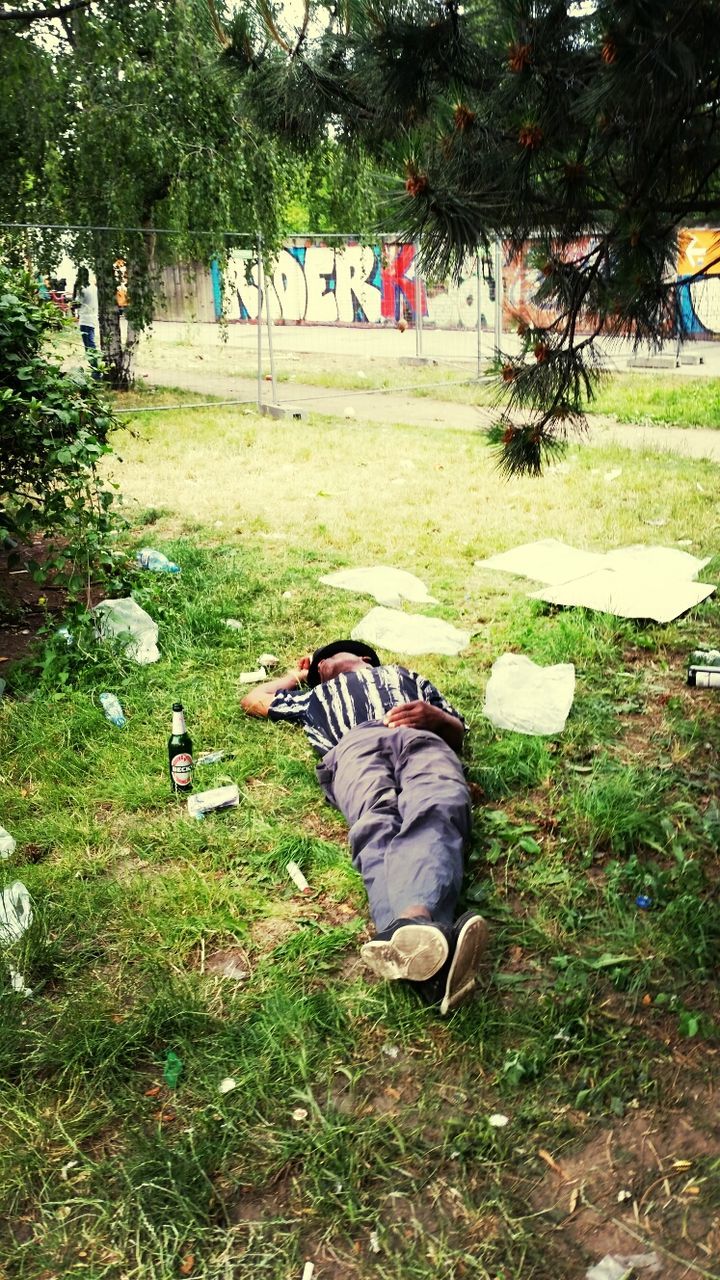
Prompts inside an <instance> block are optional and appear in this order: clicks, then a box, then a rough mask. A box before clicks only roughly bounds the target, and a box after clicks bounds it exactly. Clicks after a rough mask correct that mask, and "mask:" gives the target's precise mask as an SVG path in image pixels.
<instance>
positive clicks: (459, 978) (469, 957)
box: [440, 916, 488, 1017]
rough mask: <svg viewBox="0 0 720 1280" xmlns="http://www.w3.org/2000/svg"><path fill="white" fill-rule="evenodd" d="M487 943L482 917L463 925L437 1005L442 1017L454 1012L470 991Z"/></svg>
mask: <svg viewBox="0 0 720 1280" xmlns="http://www.w3.org/2000/svg"><path fill="white" fill-rule="evenodd" d="M487 940H488V927H487V924H486V923H485V921H484V920H483V918H482V916H472V917H471V919H470V920H467V921H466V922H465V924H464V925H463V927H462V929H461V930H460V933H459V934H458V940H457V943H456V945H455V954H454V956H453V958H452V964H451V965H450V968H449V970H448V976H447V982H446V983H445V995H444V996H443V998H442V1001H441V1003H440V1014H441V1016H442V1017H444V1016H445V1014H448V1013H450V1012H451V1011H452V1010H453V1009H456V1008H457V1006H458V1005H459V1004H460V1003H461V1001H463V1000H465V999H466V998H467V996H469V995H470V994H471V993H472V992H473V991H474V989H475V984H476V982H477V971H478V968H479V966H480V961H481V960H482V957H483V955H484V952H485V948H486V946H487Z"/></svg>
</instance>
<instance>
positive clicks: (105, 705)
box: [98, 693, 127, 729]
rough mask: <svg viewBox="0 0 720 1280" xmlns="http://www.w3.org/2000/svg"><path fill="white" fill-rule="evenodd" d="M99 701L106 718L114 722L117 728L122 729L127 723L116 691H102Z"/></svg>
mask: <svg viewBox="0 0 720 1280" xmlns="http://www.w3.org/2000/svg"><path fill="white" fill-rule="evenodd" d="M98 701H99V703H100V706H101V707H102V709H103V711H104V712H105V719H106V720H109V721H110V723H111V724H114V725H115V727H116V728H118V729H122V728H123V727H124V725H126V724H127V720H126V719H125V715H124V713H123V709H122V707H121V706H120V703H119V702H118V700H117V698H116V697H115V694H114V693H101V694H100V697H99V698H98Z"/></svg>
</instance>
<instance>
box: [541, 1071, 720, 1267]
mask: <svg viewBox="0 0 720 1280" xmlns="http://www.w3.org/2000/svg"><path fill="white" fill-rule="evenodd" d="M719 1147H720V1115H719V1114H718V1108H717V1095H716V1093H715V1091H714V1089H713V1087H712V1085H707V1084H697V1083H696V1084H695V1085H694V1086H692V1085H691V1086H690V1087H689V1088H686V1091H685V1098H684V1103H683V1106H682V1107H681V1108H679V1109H677V1110H673V1111H667V1112H665V1113H663V1114H661V1113H659V1112H657V1111H654V1112H649V1111H636V1112H634V1113H629V1114H628V1115H626V1116H625V1117H624V1118H623V1119H622V1120H619V1121H618V1122H617V1123H616V1124H614V1125H612V1126H610V1127H608V1128H605V1129H603V1130H602V1131H601V1132H600V1133H596V1134H594V1135H593V1137H592V1138H590V1140H589V1141H588V1142H587V1143H586V1144H585V1145H584V1146H582V1147H580V1148H577V1149H576V1150H575V1151H572V1152H568V1153H567V1154H558V1153H557V1152H555V1153H553V1156H554V1160H555V1167H550V1168H549V1170H548V1173H547V1174H546V1175H545V1177H544V1178H543V1180H542V1182H541V1184H540V1185H539V1186H538V1187H537V1188H536V1189H535V1191H534V1192H533V1194H532V1196H531V1201H532V1204H533V1206H534V1208H535V1209H536V1210H537V1211H539V1212H540V1213H543V1214H547V1215H548V1217H549V1218H550V1219H552V1220H553V1221H554V1222H555V1224H556V1225H555V1230H556V1231H561V1232H562V1233H563V1236H564V1237H565V1239H566V1241H570V1242H572V1243H573V1244H575V1245H576V1246H578V1247H580V1248H581V1249H582V1250H583V1252H584V1254H585V1255H586V1256H587V1260H588V1263H590V1262H598V1261H599V1260H600V1259H601V1258H602V1257H604V1256H605V1254H608V1253H617V1254H621V1255H625V1254H635V1253H644V1252H652V1251H656V1252H657V1253H658V1255H659V1257H660V1259H661V1262H662V1276H663V1280H684V1278H685V1277H687V1276H688V1275H689V1267H690V1266H697V1267H702V1268H704V1270H705V1273H706V1274H712V1271H711V1270H710V1267H711V1266H712V1259H713V1257H717V1256H718V1249H719V1248H720V1167H719V1162H718V1159H717V1153H718V1149H719ZM548 1154H549V1153H548Z"/></svg>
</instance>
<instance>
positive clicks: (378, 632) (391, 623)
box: [351, 605, 470, 657]
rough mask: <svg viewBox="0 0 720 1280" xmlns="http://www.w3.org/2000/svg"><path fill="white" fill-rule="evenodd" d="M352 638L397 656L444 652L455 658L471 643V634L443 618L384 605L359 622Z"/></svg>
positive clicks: (352, 633) (371, 611)
mask: <svg viewBox="0 0 720 1280" xmlns="http://www.w3.org/2000/svg"><path fill="white" fill-rule="evenodd" d="M351 638H352V639H353V640H364V641H365V643H366V644H372V645H377V646H378V648H381V649H391V650H394V651H395V652H397V653H407V654H418V653H442V654H445V655H447V656H449V657H455V656H456V655H457V654H458V653H460V651H461V650H462V649H465V648H467V646H468V645H469V643H470V636H469V634H468V633H467V631H459V630H458V628H457V627H453V626H452V625H451V624H450V623H449V622H444V621H443V620H442V618H426V617H423V616H422V615H421V614H417V613H401V612H400V611H399V610H397V609H385V608H382V607H381V606H380V605H378V606H377V607H376V608H375V609H371V610H370V612H369V613H367V614H366V615H365V617H364V618H362V619H361V620H360V622H358V624H357V626H356V627H354V628H353V630H352V632H351Z"/></svg>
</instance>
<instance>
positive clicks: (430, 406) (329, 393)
mask: <svg viewBox="0 0 720 1280" xmlns="http://www.w3.org/2000/svg"><path fill="white" fill-rule="evenodd" d="M139 377H141V378H143V380H145V381H147V382H148V383H151V384H153V385H156V386H163V385H167V384H168V383H172V386H174V387H179V388H181V389H182V390H183V391H196V392H197V393H198V398H199V399H201V398H202V397H204V396H208V395H213V396H221V397H225V396H226V397H227V399H228V400H241V401H243V402H247V403H248V404H255V403H256V397H257V384H256V382H255V380H254V379H252V378H231V377H227V376H226V375H223V374H208V375H203V374H202V373H199V372H197V371H196V370H178V369H173V370H172V372H170V371H169V370H163V369H153V368H150V367H148V366H143V367H142V368H141V369H140V371H139ZM448 380H449V379H448ZM407 386H408V391H407V392H406V393H403V392H402V391H398V390H395V391H338V390H337V388H335V387H313V386H309V385H304V384H302V383H297V382H292V383H288V382H281V383H278V398H279V401H280V404H282V405H285V406H287V407H289V408H293V407H297V408H298V409H302V410H304V411H305V412H307V413H320V414H324V415H327V416H328V417H332V418H340V419H345V418H346V417H347V418H359V419H362V420H364V421H366V422H382V423H388V424H389V423H393V422H398V423H407V424H408V425H410V426H427V427H441V428H444V427H453V428H455V429H456V430H457V429H459V430H464V431H477V430H482V429H483V428H485V427H487V426H489V424H490V423H491V422H492V420H493V417H494V414H493V411H492V409H488V408H485V407H477V408H476V407H474V406H473V405H467V404H452V403H451V402H450V401H447V400H437V399H432V398H430V397H429V396H414V395H411V394H410V390H411V389H412V387H413V383H412V371H411V370H409V371H408V383H407ZM264 389H265V395H266V398H267V400H268V401H269V400H270V398H271V392H270V384H269V383H265V384H264ZM167 403H168V404H172V392H171V391H168V397H167ZM588 421H589V423H590V431H589V434H588V436H586V437H576V440H577V441H578V442H579V443H582V440H583V439H584V440H585V443H587V444H590V445H604V444H610V443H611V444H619V445H622V446H623V448H628V449H650V450H653V451H654V452H658V453H675V454H680V455H682V456H683V457H688V458H709V459H711V460H712V461H714V462H720V430H718V431H713V430H711V429H709V428H707V427H655V426H637V425H629V424H626V423H621V422H618V421H617V420H616V419H615V418H609V417H601V416H600V415H595V414H592V415H591V416H590V418H589V419H588Z"/></svg>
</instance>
